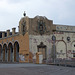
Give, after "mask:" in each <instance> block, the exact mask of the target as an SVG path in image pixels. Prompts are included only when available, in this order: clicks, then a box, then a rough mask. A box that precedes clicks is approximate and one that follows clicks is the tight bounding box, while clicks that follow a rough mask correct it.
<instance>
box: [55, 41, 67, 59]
mask: <svg viewBox="0 0 75 75" xmlns="http://www.w3.org/2000/svg"><path fill="white" fill-rule="evenodd" d="M56 51H57V58H62V59H63V58H66V56H67V55H66V44H65V42H64V41H59V42H58V43H57V45H56Z"/></svg>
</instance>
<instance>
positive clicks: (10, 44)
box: [8, 43, 13, 62]
mask: <svg viewBox="0 0 75 75" xmlns="http://www.w3.org/2000/svg"><path fill="white" fill-rule="evenodd" d="M8 61H11V62H13V46H12V43H9V44H8Z"/></svg>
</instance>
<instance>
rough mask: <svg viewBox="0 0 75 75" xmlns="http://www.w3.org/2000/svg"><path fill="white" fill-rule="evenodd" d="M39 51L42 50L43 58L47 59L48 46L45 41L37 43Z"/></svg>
mask: <svg viewBox="0 0 75 75" xmlns="http://www.w3.org/2000/svg"><path fill="white" fill-rule="evenodd" d="M37 48H38V52H41V53H42V54H43V60H46V59H47V46H46V45H44V44H43V42H40V44H39V45H37Z"/></svg>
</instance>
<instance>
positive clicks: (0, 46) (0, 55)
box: [0, 44, 3, 61]
mask: <svg viewBox="0 0 75 75" xmlns="http://www.w3.org/2000/svg"><path fill="white" fill-rule="evenodd" d="M2 56H3V55H2V45H1V44H0V61H2V59H3V58H2Z"/></svg>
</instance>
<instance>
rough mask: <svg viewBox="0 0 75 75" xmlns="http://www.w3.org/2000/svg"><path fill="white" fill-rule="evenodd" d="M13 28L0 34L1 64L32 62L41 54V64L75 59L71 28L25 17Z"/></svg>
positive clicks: (44, 19)
mask: <svg viewBox="0 0 75 75" xmlns="http://www.w3.org/2000/svg"><path fill="white" fill-rule="evenodd" d="M18 28H19V31H18V32H15V29H16V28H12V32H10V30H7V31H1V32H0V61H1V62H32V63H33V62H34V61H35V60H37V59H36V53H38V52H41V53H42V55H43V58H42V61H43V62H46V61H48V60H50V59H69V60H71V59H74V58H75V26H67V25H57V24H53V20H49V19H47V18H46V17H43V16H36V17H34V18H29V17H28V16H25V14H24V17H23V18H21V20H20V21H19V26H18Z"/></svg>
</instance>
